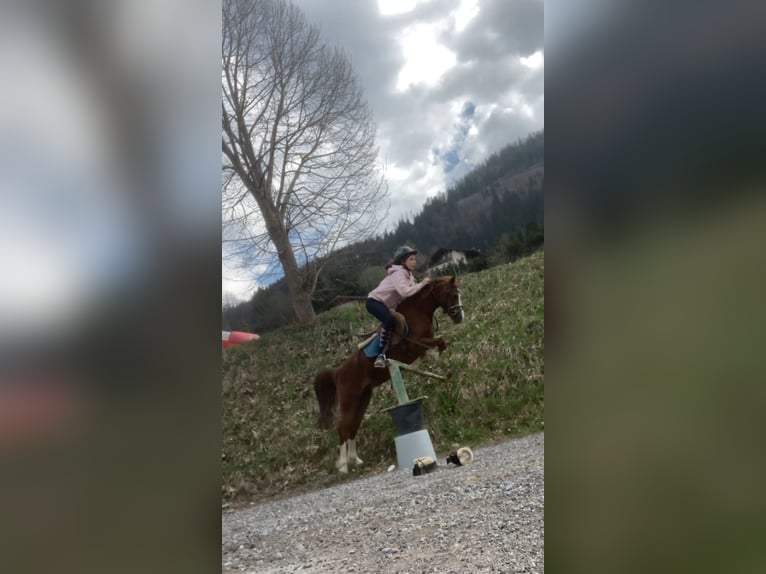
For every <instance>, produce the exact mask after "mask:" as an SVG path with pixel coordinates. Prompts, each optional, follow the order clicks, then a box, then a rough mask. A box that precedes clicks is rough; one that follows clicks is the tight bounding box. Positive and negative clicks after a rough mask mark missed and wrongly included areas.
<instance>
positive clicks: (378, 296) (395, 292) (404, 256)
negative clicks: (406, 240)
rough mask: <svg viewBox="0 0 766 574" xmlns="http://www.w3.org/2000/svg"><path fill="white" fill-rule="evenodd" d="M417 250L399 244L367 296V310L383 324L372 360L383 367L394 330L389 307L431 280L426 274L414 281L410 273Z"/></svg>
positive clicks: (415, 261) (413, 267)
mask: <svg viewBox="0 0 766 574" xmlns="http://www.w3.org/2000/svg"><path fill="white" fill-rule="evenodd" d="M417 253H418V252H417V251H416V250H415V249H412V248H411V247H408V246H406V245H402V246H401V247H399V248H398V249H397V250H396V252H395V253H394V259H393V262H392V263H393V264H392V265H391V266H390V267H388V274H387V275H386V277H385V278H384V279H383V281H381V282H380V285H378V286H377V287H376V288H375V289H373V290H372V291H370V293H369V295H367V305H366V307H367V311H368V312H369V313H370V314H371V315H372V316H374V317H375V318H377V319H379V320H380V322H381V323H383V329H382V330H381V333H380V354H379V355H378V357H377V358H376V359H375V366H376V367H379V368H385V367H386V351H388V344H389V342H390V341H391V333H392V331H393V330H394V317H393V315H391V311H389V308H391V309H396V307H397V305H399V303H401V302H402V301H403V300H404V299H406V298H407V297H409V296H411V295H414V294H415V293H417V292H418V291H420V290H421V289H422V288H423V287H425V286H426V285H428V284H429V283H430V282H431V278H430V277H426V278H425V279H423V280H422V281H421V282H420V283H416V282H415V278H414V277H413V276H412V272H413V270H414V269H415V265H416V264H417V259H416V258H415V255H417Z"/></svg>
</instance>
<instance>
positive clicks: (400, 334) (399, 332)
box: [356, 309, 409, 349]
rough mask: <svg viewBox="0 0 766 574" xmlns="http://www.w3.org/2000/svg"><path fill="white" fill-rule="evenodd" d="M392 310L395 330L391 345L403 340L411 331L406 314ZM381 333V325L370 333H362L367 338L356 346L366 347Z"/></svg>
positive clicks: (359, 347)
mask: <svg viewBox="0 0 766 574" xmlns="http://www.w3.org/2000/svg"><path fill="white" fill-rule="evenodd" d="M389 310H390V311H391V314H392V315H393V316H394V332H393V333H391V343H390V345H391V346H392V347H393V346H394V345H396V344H397V343H399V342H401V340H402V339H403V338H404V337H406V336H407V334H408V333H409V328H408V327H407V319H405V318H404V315H402V314H401V313H399V312H397V311H394V310H393V309H389ZM379 335H380V327H378V328H377V329H375V330H374V331H370V332H368V333H364V334H362V335H360V337H365V339H364V340H363V341H362V342H361V343H359V344H358V345H357V346H356V347H357V349H364V348H365V347H366V346H367V345H369V344H370V343H372V342H373V341H374V340H375V339H376V338H378V336H379Z"/></svg>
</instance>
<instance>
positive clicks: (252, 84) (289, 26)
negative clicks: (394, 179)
mask: <svg viewBox="0 0 766 574" xmlns="http://www.w3.org/2000/svg"><path fill="white" fill-rule="evenodd" d="M222 65H223V105H222V112H223V169H224V178H223V224H224V227H223V228H224V248H225V249H226V251H227V254H228V257H235V258H238V259H240V260H242V261H244V262H246V264H247V265H249V266H251V267H253V266H259V269H260V271H261V276H262V277H263V276H268V274H269V273H274V272H275V271H277V269H278V267H281V269H282V271H283V273H284V276H285V280H286V283H287V286H288V289H289V291H290V296H291V299H292V302H293V309H294V312H295V317H296V319H297V321H298V322H299V323H301V324H308V323H311V322H313V321H314V318H315V316H314V310H313V308H312V306H311V296H312V294H313V292H314V289H315V288H316V283H317V278H318V276H319V274H320V272H321V270H322V266H323V265H324V263H326V262H327V261H328V260H329V259H328V256H329V255H330V254H332V253H333V252H334V251H335V250H336V249H337V248H338V247H340V246H342V245H344V244H346V243H348V242H350V241H358V240H362V239H366V238H368V237H370V236H372V234H374V233H375V232H376V231H377V229H378V223H379V222H380V221H382V220H383V219H384V215H385V209H387V188H386V185H385V181H384V179H383V178H382V176H381V175H380V171H379V169H378V167H379V166H378V160H377V158H378V150H377V147H376V143H375V124H374V122H373V120H372V115H371V112H370V109H369V107H368V105H367V103H366V101H365V99H364V97H363V95H362V90H361V87H360V84H359V81H358V79H357V76H356V75H355V73H354V71H353V69H352V67H351V63H350V60H349V58H348V57H347V56H346V54H345V53H344V52H343V51H342V50H341V49H339V48H333V47H328V46H327V45H325V44H324V43H323V42H322V41H321V39H320V35H319V30H318V28H317V27H315V26H312V25H309V24H307V22H306V19H305V16H304V14H303V12H302V11H301V10H299V9H298V8H296V7H295V6H293V5H292V4H291V3H290V2H288V1H279V0H224V2H223V62H222ZM381 210H383V212H381ZM277 262H278V263H277ZM277 266H278V267H277Z"/></svg>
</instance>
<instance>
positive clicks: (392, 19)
mask: <svg viewBox="0 0 766 574" xmlns="http://www.w3.org/2000/svg"><path fill="white" fill-rule="evenodd" d="M293 1H294V3H295V4H296V5H298V6H300V7H301V8H302V9H303V10H304V11H305V13H306V16H307V19H308V21H309V22H310V23H313V24H317V25H319V26H320V27H321V30H322V33H323V36H324V37H325V39H326V40H327V41H328V42H329V43H331V44H338V45H340V46H342V47H343V48H344V49H345V50H346V52H347V53H348V54H349V55H350V57H351V60H352V63H353V65H354V69H355V70H356V72H357V74H358V75H359V77H360V80H361V81H362V84H363V87H364V90H365V95H366V97H367V100H368V102H369V103H370V106H371V108H372V110H373V114H374V117H375V120H376V122H377V124H378V139H379V144H380V147H381V156H382V159H384V160H385V162H386V163H387V165H388V167H389V168H391V167H395V168H396V169H397V170H410V171H409V174H408V175H407V176H406V178H404V179H401V174H402V172H401V171H399V172H398V173H397V174H396V177H393V175H392V177H391V178H390V182H389V187H390V190H391V195H392V197H391V215H390V219H389V227H393V226H394V225H395V224H396V222H397V221H398V220H399V219H401V217H402V216H403V215H404V214H407V213H410V214H413V213H417V212H418V211H419V210H420V208H421V207H422V204H423V202H424V201H425V200H426V199H427V197H428V196H429V195H432V194H434V193H438V191H443V190H444V189H445V188H446V186H447V185H449V184H450V183H453V182H454V181H455V180H456V179H458V178H459V177H462V176H463V175H465V174H466V173H467V172H468V171H470V169H471V168H472V167H474V166H475V165H476V164H477V163H480V162H481V161H482V160H483V159H485V158H486V157H487V155H489V154H491V153H493V152H495V151H497V150H499V149H500V148H502V147H503V146H504V145H506V144H508V143H511V142H513V141H516V140H517V139H518V138H521V137H524V136H526V135H527V134H529V133H530V132H532V131H535V130H539V129H541V128H542V126H543V112H544V106H543V102H544V97H543V89H544V83H543V82H544V73H543V68H538V69H535V70H532V69H529V68H528V67H526V66H524V65H523V64H522V63H521V61H520V58H521V57H525V56H529V55H530V54H532V53H534V52H535V51H538V50H540V51H542V50H543V2H542V1H541V0H479V3H478V7H479V12H478V14H477V15H476V16H475V17H474V18H473V20H472V21H471V22H469V23H468V25H467V26H466V27H465V29H463V30H462V31H460V32H458V31H457V29H456V27H455V26H454V22H453V25H449V21H448V20H446V18H447V16H448V15H449V14H450V12H452V11H453V10H455V9H456V8H457V7H458V6H459V4H460V1H459V0H431V1H426V2H419V3H418V4H417V6H416V7H415V9H413V10H412V11H411V12H408V13H405V14H397V15H392V16H386V17H384V16H381V15H380V14H379V13H378V3H377V1H376V0H293ZM417 24H420V25H423V24H434V25H437V24H438V25H439V30H440V32H439V34H438V40H439V42H440V43H441V44H442V45H443V46H445V47H446V48H448V49H449V50H451V51H452V52H453V53H454V54H455V56H456V58H457V65H456V66H454V67H452V68H451V69H450V70H448V71H447V72H446V73H445V74H444V76H443V77H442V78H441V79H440V81H439V83H438V84H437V85H435V86H427V85H425V84H422V83H420V84H416V85H413V86H410V88H409V89H408V90H406V91H405V92H403V93H402V92H396V85H397V80H398V75H399V72H400V70H401V68H402V67H403V66H404V64H405V60H404V59H403V55H402V53H401V50H400V47H399V44H398V39H399V38H400V37H401V34H402V33H403V32H404V31H405V30H406V29H407V28H408V27H410V26H413V25H417ZM467 102H471V103H472V104H473V105H474V106H475V107H476V109H475V113H474V114H473V116H472V117H470V118H466V117H463V116H462V115H461V114H462V112H463V109H464V106H465V104H466V103H467ZM529 110H531V111H532V113H533V116H532V117H529V115H528V114H529Z"/></svg>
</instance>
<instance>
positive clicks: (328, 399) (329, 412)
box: [314, 368, 335, 430]
mask: <svg viewBox="0 0 766 574" xmlns="http://www.w3.org/2000/svg"><path fill="white" fill-rule="evenodd" d="M314 391H315V392H316V394H317V400H318V401H319V417H318V418H317V427H319V428H320V429H323V430H328V429H330V428H332V425H333V423H334V422H335V369H333V368H327V369H325V370H324V371H322V372H321V373H319V374H318V375H317V376H316V379H314Z"/></svg>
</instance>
